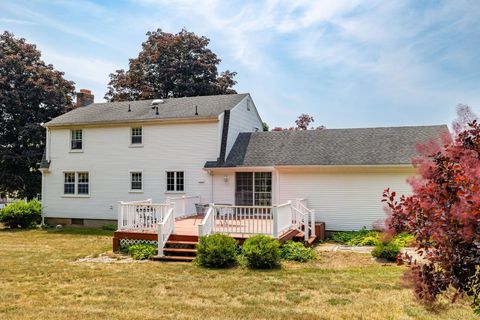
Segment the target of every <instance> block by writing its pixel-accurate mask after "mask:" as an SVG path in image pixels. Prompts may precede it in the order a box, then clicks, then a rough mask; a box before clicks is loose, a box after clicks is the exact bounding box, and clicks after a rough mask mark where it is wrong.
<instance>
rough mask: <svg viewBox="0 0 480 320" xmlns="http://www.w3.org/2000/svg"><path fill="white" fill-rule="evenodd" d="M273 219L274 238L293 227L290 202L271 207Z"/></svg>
mask: <svg viewBox="0 0 480 320" xmlns="http://www.w3.org/2000/svg"><path fill="white" fill-rule="evenodd" d="M273 213H274V217H273V221H274V232H273V236H274V238H278V237H279V235H281V234H283V233H285V232H286V231H288V230H290V229H291V228H292V227H293V217H292V202H291V201H288V202H287V203H284V204H280V205H278V206H276V207H274V208H273Z"/></svg>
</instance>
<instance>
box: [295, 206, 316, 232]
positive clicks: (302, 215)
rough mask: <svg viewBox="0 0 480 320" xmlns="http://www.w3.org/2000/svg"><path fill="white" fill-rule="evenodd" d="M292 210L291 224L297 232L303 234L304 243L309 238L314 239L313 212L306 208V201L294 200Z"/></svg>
mask: <svg viewBox="0 0 480 320" xmlns="http://www.w3.org/2000/svg"><path fill="white" fill-rule="evenodd" d="M292 210H293V223H294V225H295V227H296V228H297V229H298V230H301V231H303V232H304V234H305V238H304V239H305V241H308V239H309V237H310V236H313V237H315V211H314V210H313V209H308V208H307V201H306V199H296V200H295V201H294V205H293V206H292Z"/></svg>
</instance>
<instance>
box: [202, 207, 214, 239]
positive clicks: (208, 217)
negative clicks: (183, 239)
mask: <svg viewBox="0 0 480 320" xmlns="http://www.w3.org/2000/svg"><path fill="white" fill-rule="evenodd" d="M214 211H215V209H214V208H213V207H212V206H210V207H209V208H208V210H207V213H206V214H205V217H204V218H203V220H202V222H201V223H200V224H199V225H198V236H200V237H203V236H208V235H209V234H211V233H212V232H213V227H214V225H215V214H214Z"/></svg>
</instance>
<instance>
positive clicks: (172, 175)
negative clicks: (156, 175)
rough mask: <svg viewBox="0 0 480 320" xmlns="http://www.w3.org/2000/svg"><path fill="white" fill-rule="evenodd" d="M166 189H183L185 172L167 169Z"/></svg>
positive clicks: (175, 190) (178, 190)
mask: <svg viewBox="0 0 480 320" xmlns="http://www.w3.org/2000/svg"><path fill="white" fill-rule="evenodd" d="M167 191H173V192H182V191H185V174H184V172H183V171H167Z"/></svg>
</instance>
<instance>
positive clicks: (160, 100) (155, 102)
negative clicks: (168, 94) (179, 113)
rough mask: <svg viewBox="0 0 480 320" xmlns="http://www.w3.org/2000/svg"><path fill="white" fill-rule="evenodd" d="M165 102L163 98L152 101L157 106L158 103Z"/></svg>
mask: <svg viewBox="0 0 480 320" xmlns="http://www.w3.org/2000/svg"><path fill="white" fill-rule="evenodd" d="M164 102H165V101H163V100H162V99H155V100H153V101H152V103H151V105H152V106H156V105H157V104H162V103H164Z"/></svg>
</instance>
